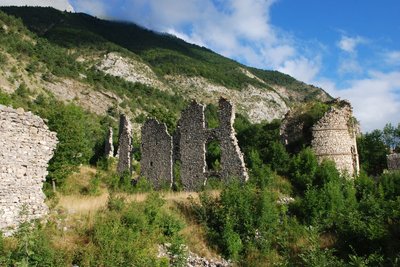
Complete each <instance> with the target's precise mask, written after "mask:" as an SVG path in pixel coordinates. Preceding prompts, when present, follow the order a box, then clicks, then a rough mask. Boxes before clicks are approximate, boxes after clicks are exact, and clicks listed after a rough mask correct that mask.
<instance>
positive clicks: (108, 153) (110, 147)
mask: <svg viewBox="0 0 400 267" xmlns="http://www.w3.org/2000/svg"><path fill="white" fill-rule="evenodd" d="M104 156H105V157H106V158H112V157H114V144H113V128H112V127H110V128H108V133H107V139H106V143H105V146H104Z"/></svg>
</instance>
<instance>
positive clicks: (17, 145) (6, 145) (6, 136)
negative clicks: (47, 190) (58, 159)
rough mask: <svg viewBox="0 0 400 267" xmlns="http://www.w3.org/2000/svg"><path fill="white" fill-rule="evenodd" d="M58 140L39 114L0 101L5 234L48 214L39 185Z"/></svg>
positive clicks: (0, 212)
mask: <svg viewBox="0 0 400 267" xmlns="http://www.w3.org/2000/svg"><path fill="white" fill-rule="evenodd" d="M57 142H58V141H57V137H56V133H54V132H50V131H49V129H48V127H47V126H46V124H45V123H44V121H43V120H42V119H41V118H39V117H38V116H35V115H33V114H32V113H30V112H24V111H23V110H22V109H17V110H14V109H12V108H7V107H4V106H1V105H0V230H2V231H3V232H4V233H5V234H11V233H12V230H13V229H15V228H16V227H17V226H18V225H19V224H20V223H21V222H23V221H26V220H32V219H39V218H41V217H43V216H44V215H46V214H47V212H48V208H47V206H46V205H45V203H44V199H45V195H44V193H43V192H42V187H43V182H44V181H45V179H46V175H47V165H48V161H49V160H50V159H51V158H52V156H53V150H54V149H55V147H56V144H57Z"/></svg>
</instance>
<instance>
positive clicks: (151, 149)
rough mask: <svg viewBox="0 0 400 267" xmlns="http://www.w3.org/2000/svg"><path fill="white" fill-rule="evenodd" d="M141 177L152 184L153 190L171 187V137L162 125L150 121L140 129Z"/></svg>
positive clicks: (155, 121) (152, 120)
mask: <svg viewBox="0 0 400 267" xmlns="http://www.w3.org/2000/svg"><path fill="white" fill-rule="evenodd" d="M141 151H142V159H141V161H140V169H141V172H142V176H144V177H147V178H148V179H149V181H151V182H152V184H153V186H154V188H155V189H161V188H162V187H171V185H172V182H173V180H172V137H171V135H169V133H168V131H167V126H166V125H165V124H164V123H159V122H158V121H157V120H154V119H151V120H148V121H146V122H145V123H144V125H143V127H142V147H141Z"/></svg>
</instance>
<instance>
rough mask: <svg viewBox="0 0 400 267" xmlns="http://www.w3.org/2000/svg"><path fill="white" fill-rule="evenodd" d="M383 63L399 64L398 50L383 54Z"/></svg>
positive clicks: (399, 53) (399, 55) (399, 54)
mask: <svg viewBox="0 0 400 267" xmlns="http://www.w3.org/2000/svg"><path fill="white" fill-rule="evenodd" d="M383 57H384V60H385V63H386V64H388V65H393V66H399V65H400V51H390V52H387V53H385V54H384V55H383Z"/></svg>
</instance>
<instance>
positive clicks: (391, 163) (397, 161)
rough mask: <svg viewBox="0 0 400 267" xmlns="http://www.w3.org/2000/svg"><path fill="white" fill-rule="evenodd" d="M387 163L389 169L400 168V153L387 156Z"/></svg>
mask: <svg viewBox="0 0 400 267" xmlns="http://www.w3.org/2000/svg"><path fill="white" fill-rule="evenodd" d="M387 165H388V170H389V171H396V170H400V154H398V153H393V154H390V155H388V156H387Z"/></svg>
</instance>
